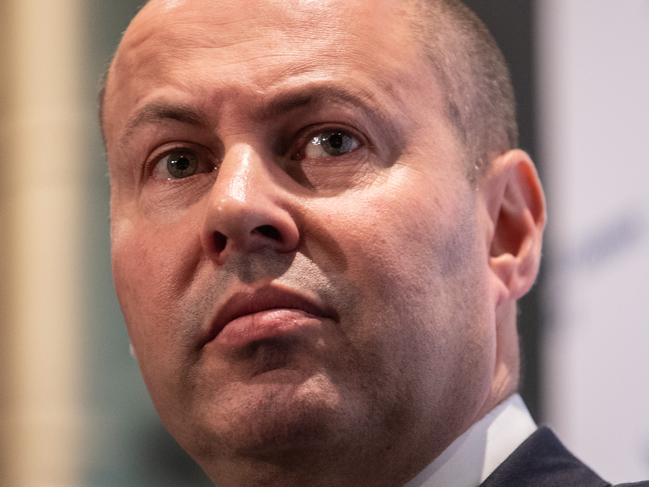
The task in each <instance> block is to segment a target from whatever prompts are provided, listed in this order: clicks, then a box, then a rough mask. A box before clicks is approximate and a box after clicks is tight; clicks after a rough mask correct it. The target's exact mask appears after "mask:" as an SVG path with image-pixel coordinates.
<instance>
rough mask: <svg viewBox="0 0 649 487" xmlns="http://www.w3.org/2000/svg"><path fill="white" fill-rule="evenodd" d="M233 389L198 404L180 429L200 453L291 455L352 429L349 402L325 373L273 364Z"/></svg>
mask: <svg viewBox="0 0 649 487" xmlns="http://www.w3.org/2000/svg"><path fill="white" fill-rule="evenodd" d="M232 389H233V390H232V391H227V390H226V391H224V393H222V394H221V395H220V397H218V398H217V397H212V398H210V399H207V398H206V399H207V401H208V402H207V403H203V404H197V405H196V406H197V411H195V413H194V414H192V415H191V416H193V417H194V418H195V420H194V421H193V422H192V424H191V426H189V427H188V426H187V425H185V428H183V429H184V430H185V432H186V434H183V435H178V437H177V439H178V440H179V442H180V443H181V444H182V445H183V446H184V447H185V449H186V450H187V451H188V452H189V453H190V454H192V456H194V457H195V458H210V459H214V458H215V457H221V458H236V457H239V458H249V459H258V460H271V459H275V460H277V458H278V457H281V458H284V459H286V458H288V457H290V456H291V452H292V451H295V452H301V454H302V455H304V454H305V452H307V451H309V450H313V451H321V450H326V449H327V448H328V446H330V445H333V444H336V443H337V442H338V441H339V438H338V435H340V432H341V431H342V430H345V429H347V428H346V427H345V424H344V423H345V422H346V420H347V418H349V414H348V412H347V411H346V409H348V408H346V407H344V406H343V401H342V400H341V397H340V394H339V392H338V391H337V390H336V389H335V387H334V386H333V384H332V383H331V382H330V381H329V380H328V378H327V377H325V376H323V375H312V376H310V377H307V378H305V377H304V373H303V372H301V371H297V370H291V369H273V370H269V371H265V372H263V373H260V374H258V375H257V376H255V378H254V380H253V381H252V382H250V383H247V384H245V385H242V384H241V383H238V384H234V385H233V387H232ZM187 419H189V418H187ZM170 429H171V428H170ZM172 434H173V430H172ZM183 438H184V441H183ZM199 463H200V462H199Z"/></svg>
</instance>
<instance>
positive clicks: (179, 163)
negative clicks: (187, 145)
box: [153, 149, 214, 180]
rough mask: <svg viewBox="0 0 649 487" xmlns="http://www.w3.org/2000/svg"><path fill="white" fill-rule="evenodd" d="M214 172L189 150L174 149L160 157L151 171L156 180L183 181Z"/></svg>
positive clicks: (206, 162) (207, 162)
mask: <svg viewBox="0 0 649 487" xmlns="http://www.w3.org/2000/svg"><path fill="white" fill-rule="evenodd" d="M213 170H214V165H213V164H212V163H210V162H209V161H207V160H205V159H204V158H202V157H199V155H198V154H196V152H194V151H193V150H190V149H175V150H172V151H170V152H167V153H166V154H165V155H163V156H162V157H160V158H159V159H158V161H157V162H156V164H155V167H154V169H153V175H154V177H155V178H156V179H167V180H173V179H185V178H188V177H191V176H194V175H196V174H199V173H207V172H211V171H213Z"/></svg>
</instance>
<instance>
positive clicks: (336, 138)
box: [327, 132, 344, 150]
mask: <svg viewBox="0 0 649 487" xmlns="http://www.w3.org/2000/svg"><path fill="white" fill-rule="evenodd" d="M327 142H329V146H330V147H331V148H332V149H336V150H340V149H342V147H343V144H344V140H343V134H341V133H340V132H336V133H335V134H331V135H330V136H329V140H328V141H327Z"/></svg>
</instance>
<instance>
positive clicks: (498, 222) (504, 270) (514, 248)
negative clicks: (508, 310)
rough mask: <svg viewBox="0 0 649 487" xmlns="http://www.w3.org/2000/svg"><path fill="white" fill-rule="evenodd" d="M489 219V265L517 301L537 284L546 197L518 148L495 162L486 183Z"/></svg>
mask: <svg viewBox="0 0 649 487" xmlns="http://www.w3.org/2000/svg"><path fill="white" fill-rule="evenodd" d="M480 190H481V192H482V193H483V196H484V198H485V203H486V209H487V213H488V216H489V222H490V232H489V235H488V238H489V241H488V244H489V266H490V268H491V270H492V272H493V274H494V275H495V277H496V278H497V279H498V280H499V281H500V284H501V285H502V289H503V290H504V291H505V296H503V297H506V298H508V299H510V300H517V299H519V298H520V297H522V296H523V295H525V294H526V293H527V292H528V291H529V289H530V288H531V287H532V285H533V284H534V281H535V280H536V276H537V274H538V269H539V264H540V260H541V246H542V239H543V228H544V226H545V218H546V216H545V197H544V195H543V188H542V186H541V182H540V180H539V177H538V174H537V172H536V168H535V167H534V163H533V162H532V160H531V159H530V157H529V155H528V154H527V153H525V152H524V151H522V150H519V149H515V150H511V151H508V152H507V153H505V154H503V155H501V156H499V157H497V158H496V159H494V160H493V161H492V162H491V165H490V167H489V168H488V170H487V173H486V174H485V175H484V176H483V178H482V180H481V183H480Z"/></svg>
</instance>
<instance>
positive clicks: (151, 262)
mask: <svg viewBox="0 0 649 487" xmlns="http://www.w3.org/2000/svg"><path fill="white" fill-rule="evenodd" d="M111 240H112V261H113V277H114V280H115V289H116V291H117V296H118V298H119V301H120V304H121V306H122V310H123V312H124V318H125V320H126V324H127V327H128V331H129V336H130V338H131V341H132V342H133V345H134V346H135V348H136V351H137V353H138V357H139V358H141V359H142V358H145V357H146V356H148V355H149V350H156V349H157V350H158V353H157V354H155V355H160V353H159V352H160V350H159V349H160V348H162V347H164V348H165V349H167V348H168V349H169V350H165V353H167V354H169V353H170V354H171V356H173V349H171V344H173V343H174V341H176V340H177V338H178V336H177V335H178V333H179V329H180V330H182V326H175V323H180V322H179V321H177V320H176V315H177V313H178V303H179V302H180V301H181V300H182V298H183V295H184V294H185V293H186V292H187V286H188V285H189V283H190V282H191V275H192V272H193V269H194V268H195V264H196V261H197V254H198V255H200V249H199V248H198V249H197V248H196V247H197V245H199V246H200V242H199V238H198V234H197V232H195V231H194V232H190V231H187V230H186V229H182V228H179V227H178V226H168V227H165V226H160V225H152V224H151V223H149V222H147V221H137V222H134V221H130V220H124V219H123V220H118V221H117V222H114V223H113V227H112V236H111ZM176 343H178V342H177V341H176ZM180 343H182V342H180ZM168 356H169V355H168Z"/></svg>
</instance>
